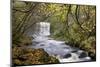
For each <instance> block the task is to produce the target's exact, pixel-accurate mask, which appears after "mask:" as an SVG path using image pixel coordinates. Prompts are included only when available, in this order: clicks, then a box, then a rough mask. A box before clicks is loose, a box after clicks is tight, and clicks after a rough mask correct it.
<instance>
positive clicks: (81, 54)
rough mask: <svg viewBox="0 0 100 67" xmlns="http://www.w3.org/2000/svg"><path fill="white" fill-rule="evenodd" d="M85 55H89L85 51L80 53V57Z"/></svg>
mask: <svg viewBox="0 0 100 67" xmlns="http://www.w3.org/2000/svg"><path fill="white" fill-rule="evenodd" d="M85 57H87V54H86V53H85V52H82V53H80V56H79V58H85Z"/></svg>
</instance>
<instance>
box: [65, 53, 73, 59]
mask: <svg viewBox="0 0 100 67" xmlns="http://www.w3.org/2000/svg"><path fill="white" fill-rule="evenodd" d="M71 56H72V55H71V54H66V55H65V56H64V57H63V58H69V57H71Z"/></svg>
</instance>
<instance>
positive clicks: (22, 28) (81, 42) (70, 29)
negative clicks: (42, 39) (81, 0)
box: [12, 1, 96, 63]
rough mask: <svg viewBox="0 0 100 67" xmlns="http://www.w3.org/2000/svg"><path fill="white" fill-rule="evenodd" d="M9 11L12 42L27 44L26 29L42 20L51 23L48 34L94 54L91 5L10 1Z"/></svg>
mask: <svg viewBox="0 0 100 67" xmlns="http://www.w3.org/2000/svg"><path fill="white" fill-rule="evenodd" d="M12 12H13V13H12V17H13V19H12V32H13V33H12V35H13V37H12V39H13V45H14V46H23V45H24V46H25V45H27V44H31V38H30V37H29V36H28V35H27V32H29V33H32V32H33V33H34V28H35V24H36V23H38V22H41V21H46V22H50V24H51V37H53V38H55V39H58V40H64V41H66V43H69V44H70V43H71V46H77V47H79V48H81V49H84V50H86V51H87V52H92V53H93V55H95V49H96V48H95V42H96V39H95V37H96V7H95V6H89V5H86V6H85V5H70V4H69V5H68V4H53V3H31V2H18V1H14V2H13V7H12ZM16 62H18V63H20V61H19V60H16ZM26 62H27V61H26Z"/></svg>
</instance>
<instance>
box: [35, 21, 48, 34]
mask: <svg viewBox="0 0 100 67" xmlns="http://www.w3.org/2000/svg"><path fill="white" fill-rule="evenodd" d="M34 35H37V36H49V35H50V23H48V22H40V23H37V24H36V30H35V34H34ZM34 35H33V36H34Z"/></svg>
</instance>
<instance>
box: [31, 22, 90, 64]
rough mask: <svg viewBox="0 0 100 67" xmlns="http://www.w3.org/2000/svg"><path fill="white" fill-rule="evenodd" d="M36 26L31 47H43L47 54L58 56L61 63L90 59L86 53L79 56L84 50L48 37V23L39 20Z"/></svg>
mask: <svg viewBox="0 0 100 67" xmlns="http://www.w3.org/2000/svg"><path fill="white" fill-rule="evenodd" d="M36 27H37V28H36V32H35V33H34V34H33V37H34V38H35V39H33V45H32V46H31V47H32V48H35V49H37V48H43V49H44V50H45V51H46V52H47V53H48V54H49V55H51V56H55V57H56V58H58V59H59V61H60V62H61V63H64V62H79V61H90V60H91V59H90V57H88V56H87V55H85V56H81V57H80V55H82V53H83V54H84V53H85V52H84V51H82V50H79V49H77V48H72V47H70V46H68V45H66V44H65V42H64V41H57V40H53V38H50V37H48V36H49V35H50V23H48V22H40V23H37V26H36ZM85 54H86V53H85Z"/></svg>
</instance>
